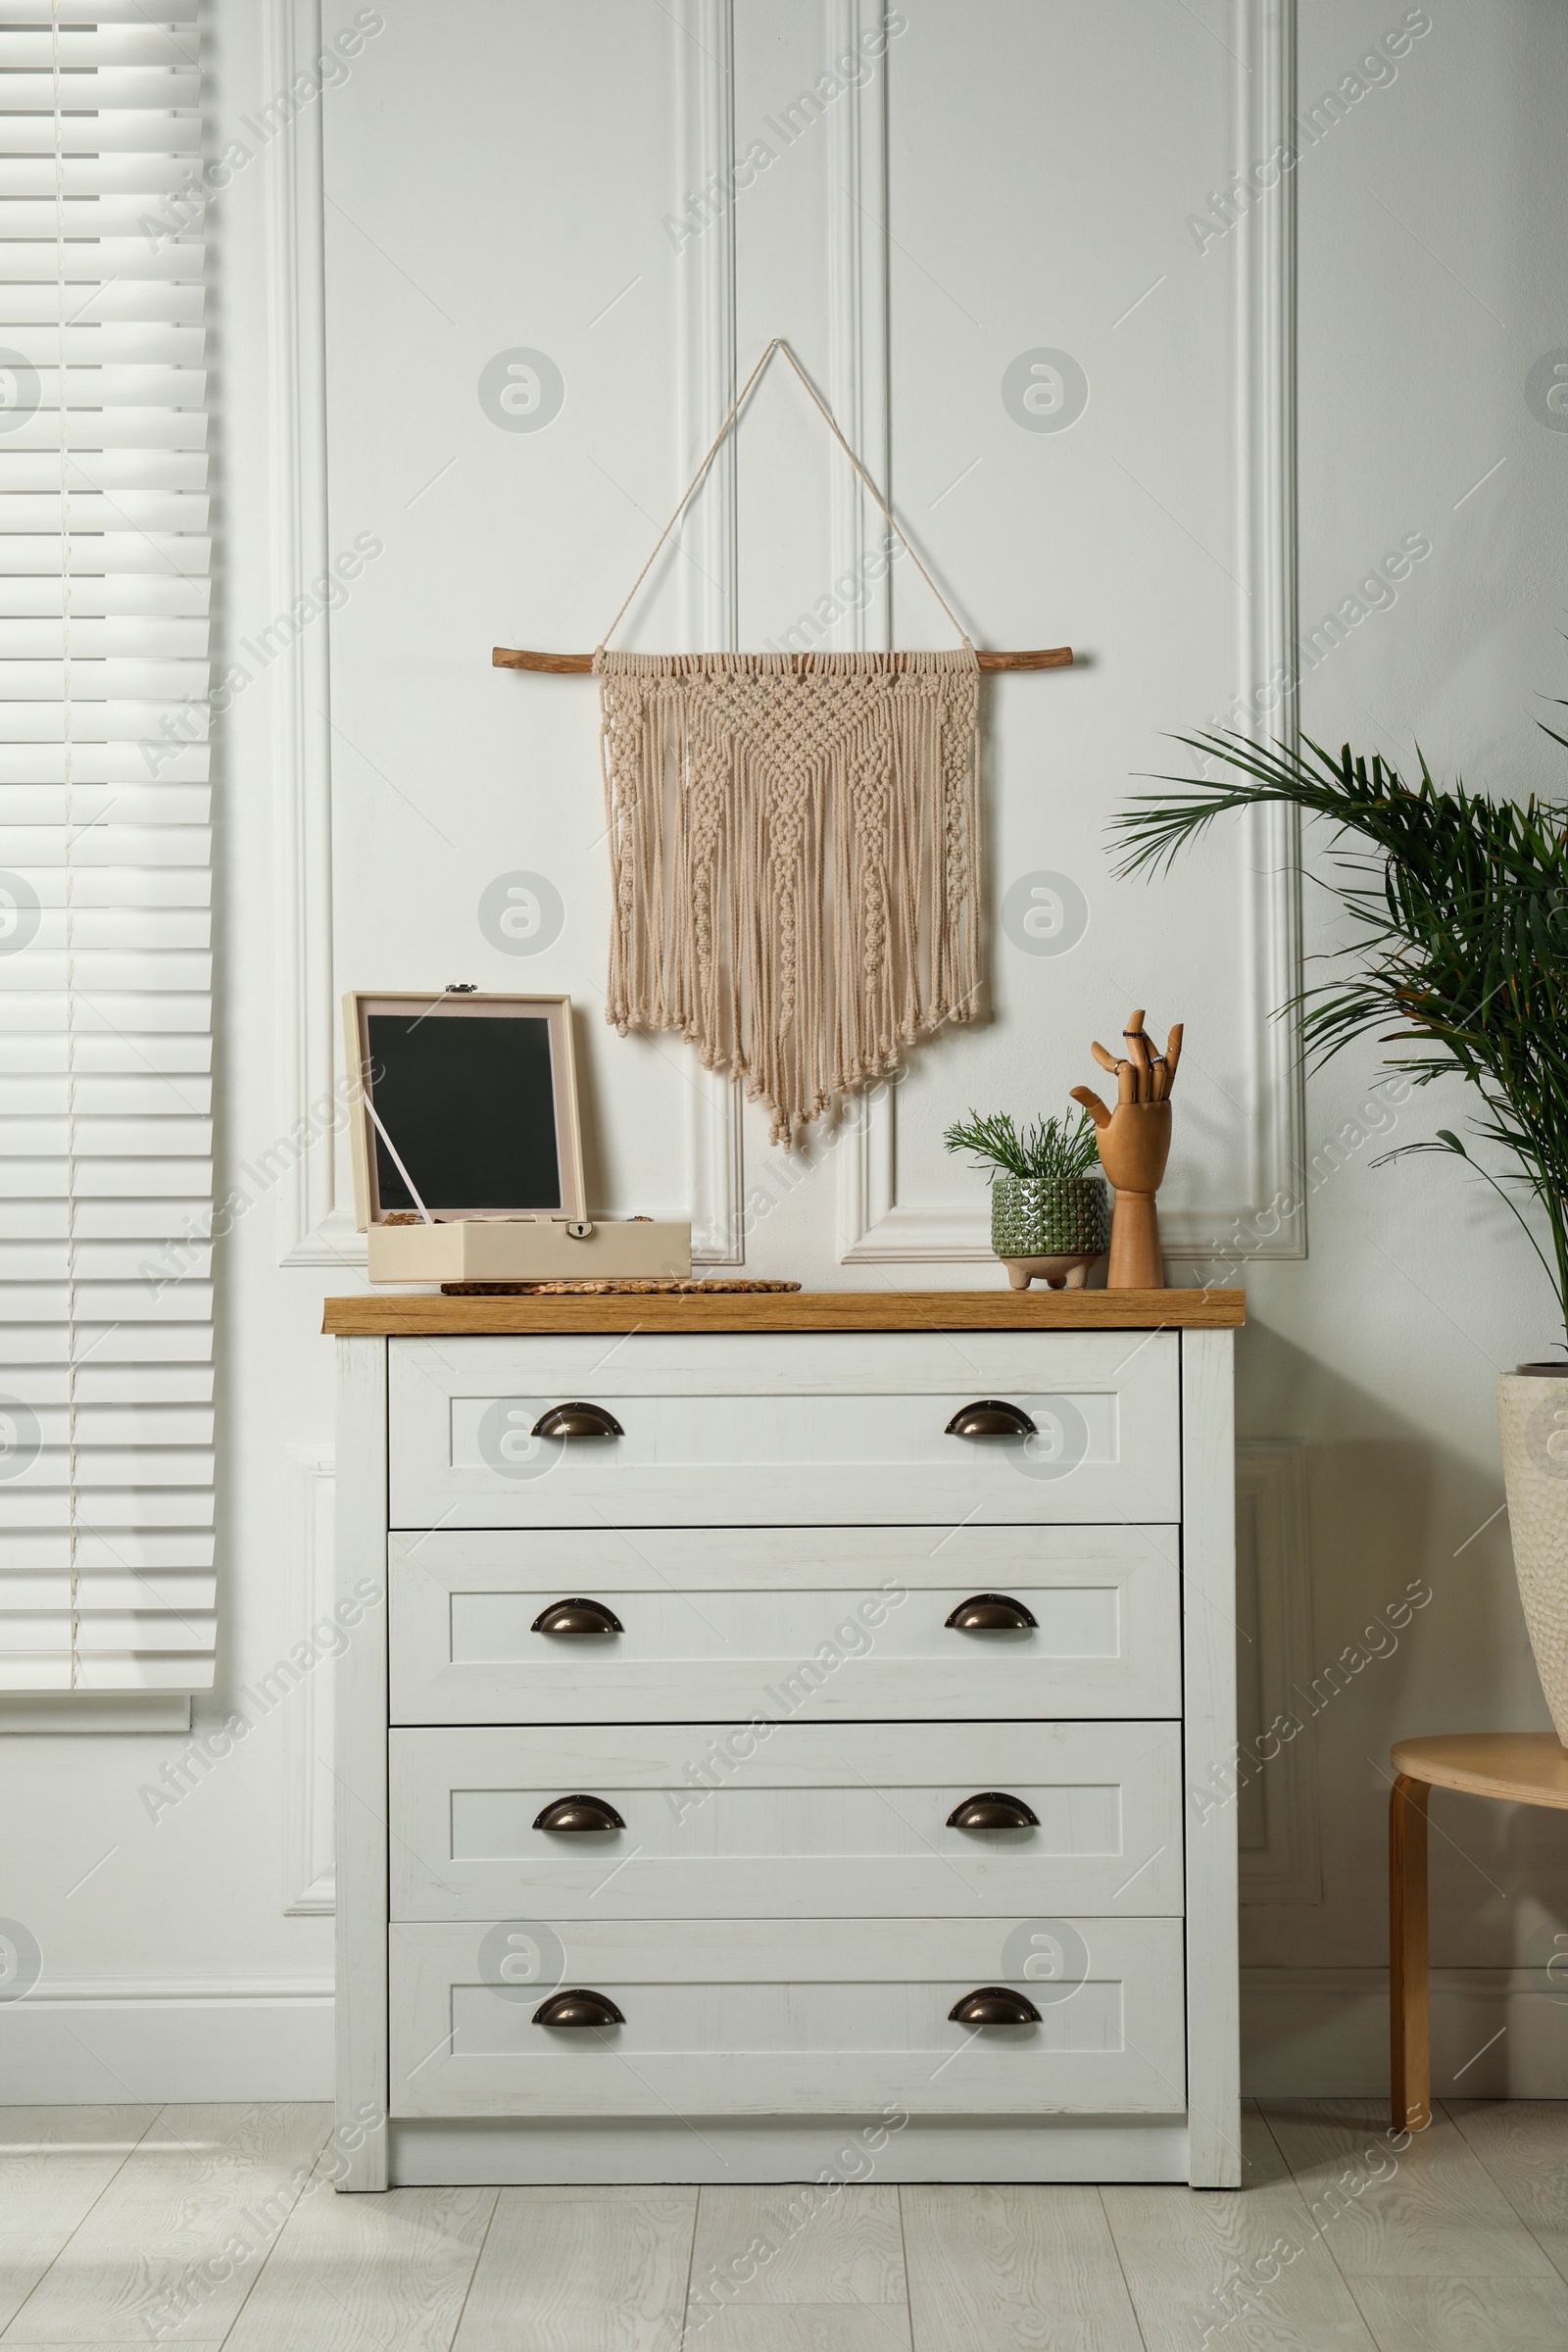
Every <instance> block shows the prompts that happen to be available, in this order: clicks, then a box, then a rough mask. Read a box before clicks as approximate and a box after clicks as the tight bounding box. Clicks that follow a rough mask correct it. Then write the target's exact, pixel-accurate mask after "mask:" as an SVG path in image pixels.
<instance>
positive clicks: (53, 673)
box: [0, 0, 214, 1691]
mask: <svg viewBox="0 0 1568 2352" xmlns="http://www.w3.org/2000/svg"><path fill="white" fill-rule="evenodd" d="M200 171H201V114H200V73H199V69H198V54H197V33H196V6H195V0H150V4H149V5H148V6H146V7H143V6H141V5H139V4H138V0H59V4H58V5H56V6H54V7H51V6H50V0H0V1690H7V1691H66V1690H76V1691H148V1690H165V1691H190V1690H199V1689H203V1688H206V1687H208V1686H209V1685H210V1684H211V1682H212V1679H213V1627H214V1618H213V1598H214V1595H213V1497H212V1452H211V1445H212V1404H213V1395H212V1380H213V1367H212V1294H211V1283H210V1274H211V1266H210V1257H211V1247H212V1245H211V1231H212V1163H211V1157H210V1152H211V1137H210V1122H209V1110H210V1103H209V1087H210V1080H209V1075H208V1072H209V1064H210V1041H211V1020H210V1000H209V995H208V990H209V986H210V977H211V975H210V957H209V953H208V950H209V935H208V922H209V916H208V905H209V841H208V805H207V804H208V794H207V700H206V697H207V684H208V673H207V609H208V578H207V573H208V541H207V538H206V530H207V499H206V495H205V491H206V466H207V461H206V456H205V443H206V417H205V413H204V405H203V404H204V398H205V380H204V376H203V372H202V356H203V355H202V242H201V215H200V191H199V181H198V178H197V175H198V174H199V173H200ZM193 188H194V189H195V190H196V193H195V195H194V196H193V195H192V193H191V190H192V189H193ZM181 191H184V193H183V194H181V193H180V192H181Z"/></svg>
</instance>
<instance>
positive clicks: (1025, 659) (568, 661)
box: [490, 645, 1072, 678]
mask: <svg viewBox="0 0 1568 2352" xmlns="http://www.w3.org/2000/svg"><path fill="white" fill-rule="evenodd" d="M791 659H792V662H793V664H794V666H795V668H797V669H799V668H800V666H801V661H802V656H801V655H799V654H795V655H793V656H792V657H791ZM893 659H894V661H895V662H898V661H900V660H901V659H902V657H901V656H900V655H898V654H895V655H894V657H893ZM975 660H976V661H977V662H979V664H980V667H981V668H982V669H1071V667H1072V647H1071V646H1070V645H1046V646H1041V647H1039V648H1037V649H1036V650H1035V651H1034V652H1033V653H1016V654H986V653H982V654H977V655H976V656H975ZM593 665H594V658H593V656H592V654H531V653H524V652H521V651H519V650H518V648H516V647H515V646H510V645H497V646H493V647H492V648H491V652H490V666H491V668H492V669H534V670H540V671H542V672H543V673H544V675H545V676H547V677H552V678H565V677H582V676H585V675H587V674H588V673H590V672H591V671H592V669H593Z"/></svg>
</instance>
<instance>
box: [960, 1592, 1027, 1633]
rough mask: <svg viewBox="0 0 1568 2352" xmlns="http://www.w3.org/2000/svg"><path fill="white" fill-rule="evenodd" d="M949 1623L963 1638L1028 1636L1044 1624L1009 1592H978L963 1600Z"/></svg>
mask: <svg viewBox="0 0 1568 2352" xmlns="http://www.w3.org/2000/svg"><path fill="white" fill-rule="evenodd" d="M947 1622H948V1624H949V1625H951V1626H952V1627H953V1629H954V1631H955V1633H959V1634H998V1633H1001V1634H1024V1633H1027V1632H1028V1631H1029V1628H1030V1627H1031V1626H1038V1625H1039V1623H1040V1620H1039V1618H1038V1617H1037V1616H1036V1615H1035V1613H1034V1611H1033V1609H1031V1608H1027V1607H1026V1606H1025V1605H1024V1603H1023V1602H1022V1601H1021V1600H1013V1599H1011V1598H1010V1597H1009V1595H1008V1594H1007V1593H973V1594H971V1596H970V1598H969V1599H968V1600H960V1601H959V1603H958V1605H957V1607H956V1609H955V1610H954V1612H953V1615H952V1616H951V1617H950V1618H949V1619H948V1620H947Z"/></svg>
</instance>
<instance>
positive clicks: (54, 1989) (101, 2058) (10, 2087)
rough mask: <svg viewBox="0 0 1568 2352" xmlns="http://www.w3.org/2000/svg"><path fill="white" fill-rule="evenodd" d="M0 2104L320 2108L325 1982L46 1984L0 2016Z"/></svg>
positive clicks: (327, 2055) (325, 2087)
mask: <svg viewBox="0 0 1568 2352" xmlns="http://www.w3.org/2000/svg"><path fill="white" fill-rule="evenodd" d="M0 2082H3V2083H4V2086H5V2087H4V2091H3V2093H0V2098H3V2101H4V2103H5V2104H6V2105H8V2106H62V2107H85V2106H97V2105H100V2104H103V2105H120V2104H126V2105H132V2104H138V2103H139V2104H143V2105H147V2106H161V2105H163V2104H164V2103H166V2102H167V2101H169V2100H180V2101H185V2100H195V2101H209V2100H210V2101H215V2102H221V2103H229V2102H233V2101H237V2100H247V2099H329V2098H330V2097H331V2095H332V1987H331V1984H330V1982H329V1981H321V1982H318V1981H316V1980H305V1979H301V1978H288V1979H284V1980H281V1981H278V1982H270V1983H261V1984H259V1983H250V1984H234V1983H229V1982H218V1981H210V1982H197V1983H191V1982H179V1983H160V1982H157V1981H155V1980H152V1979H147V1980H143V1981H140V1982H115V1981H108V1980H103V1981H95V1982H90V1983H86V1984H80V1985H50V1987H49V1989H48V1991H47V1993H45V1992H42V1991H39V1992H34V1993H29V1994H28V1995H27V1996H26V1998H25V1999H24V2000H19V2001H14V2002H11V2003H9V2004H7V2005H4V2006H0Z"/></svg>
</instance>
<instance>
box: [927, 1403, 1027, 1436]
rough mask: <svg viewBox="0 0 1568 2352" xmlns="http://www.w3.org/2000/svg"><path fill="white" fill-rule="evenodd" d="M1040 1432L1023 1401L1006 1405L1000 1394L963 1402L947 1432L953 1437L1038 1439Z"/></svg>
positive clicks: (946, 1433) (947, 1434) (946, 1434)
mask: <svg viewBox="0 0 1568 2352" xmlns="http://www.w3.org/2000/svg"><path fill="white" fill-rule="evenodd" d="M1039 1434H1040V1433H1039V1431H1038V1430H1037V1429H1036V1427H1035V1425H1034V1423H1033V1422H1032V1421H1031V1420H1030V1418H1029V1415H1028V1414H1027V1413H1026V1412H1025V1411H1024V1409H1023V1407H1022V1405H1019V1404H1004V1403H1003V1402H1002V1401H1001V1399H1000V1398H998V1397H981V1398H980V1399H979V1401H978V1403H975V1404H960V1405H959V1407H958V1409H957V1411H956V1413H955V1414H954V1416H953V1419H952V1420H951V1421H950V1422H949V1423H948V1426H947V1429H946V1431H945V1432H944V1435H945V1436H947V1437H950V1438H1034V1437H1038V1436H1039Z"/></svg>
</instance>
